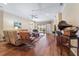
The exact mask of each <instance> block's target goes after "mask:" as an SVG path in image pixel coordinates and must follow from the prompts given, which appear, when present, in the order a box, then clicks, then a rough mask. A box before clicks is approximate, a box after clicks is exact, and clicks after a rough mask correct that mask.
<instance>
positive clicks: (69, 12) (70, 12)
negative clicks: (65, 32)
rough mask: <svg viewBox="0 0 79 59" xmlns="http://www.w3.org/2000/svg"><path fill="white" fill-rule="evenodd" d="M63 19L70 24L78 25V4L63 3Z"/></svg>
mask: <svg viewBox="0 0 79 59" xmlns="http://www.w3.org/2000/svg"><path fill="white" fill-rule="evenodd" d="M62 13H63V16H62V17H63V20H66V21H67V22H68V23H70V24H72V25H76V26H79V4H77V3H76V4H75V3H72V4H71V3H69V4H65V7H64V10H63V12H62Z"/></svg>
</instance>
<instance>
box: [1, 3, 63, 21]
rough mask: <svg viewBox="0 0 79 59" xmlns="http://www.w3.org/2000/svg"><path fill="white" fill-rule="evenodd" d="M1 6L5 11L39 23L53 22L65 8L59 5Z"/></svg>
mask: <svg viewBox="0 0 79 59" xmlns="http://www.w3.org/2000/svg"><path fill="white" fill-rule="evenodd" d="M0 6H3V8H4V10H5V11H8V12H10V13H13V14H15V15H17V16H21V17H25V18H29V19H31V20H34V21H37V22H41V21H53V20H54V19H55V16H56V14H57V13H58V12H60V11H61V10H62V8H63V6H60V4H59V3H8V4H6V5H5V4H0ZM32 15H33V17H32ZM32 18H33V19H32Z"/></svg>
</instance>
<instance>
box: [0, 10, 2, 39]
mask: <svg viewBox="0 0 79 59" xmlns="http://www.w3.org/2000/svg"><path fill="white" fill-rule="evenodd" d="M2 30H3V11H2V10H0V39H2Z"/></svg>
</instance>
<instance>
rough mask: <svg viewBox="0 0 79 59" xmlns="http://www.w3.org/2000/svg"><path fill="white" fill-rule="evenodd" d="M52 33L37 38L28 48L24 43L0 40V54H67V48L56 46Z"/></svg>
mask: <svg viewBox="0 0 79 59" xmlns="http://www.w3.org/2000/svg"><path fill="white" fill-rule="evenodd" d="M56 41H57V40H56V38H55V36H54V35H51V34H47V35H44V36H43V37H41V38H40V39H38V41H37V42H36V43H35V44H34V45H35V46H33V47H31V48H28V47H27V46H26V45H21V46H18V47H16V46H13V45H11V44H6V43H5V42H0V56H61V55H64V56H68V55H69V53H68V52H69V51H70V50H69V49H67V48H65V47H61V46H57V42H56Z"/></svg>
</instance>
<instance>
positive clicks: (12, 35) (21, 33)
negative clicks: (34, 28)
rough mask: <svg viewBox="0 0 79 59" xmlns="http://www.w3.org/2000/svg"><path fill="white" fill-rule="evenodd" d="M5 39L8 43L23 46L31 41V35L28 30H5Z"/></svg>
mask: <svg viewBox="0 0 79 59" xmlns="http://www.w3.org/2000/svg"><path fill="white" fill-rule="evenodd" d="M3 33H4V37H5V40H6V42H7V43H11V44H13V45H16V46H18V45H21V44H24V41H25V42H26V41H27V39H28V40H30V33H29V32H28V31H27V30H4V31H3Z"/></svg>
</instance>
